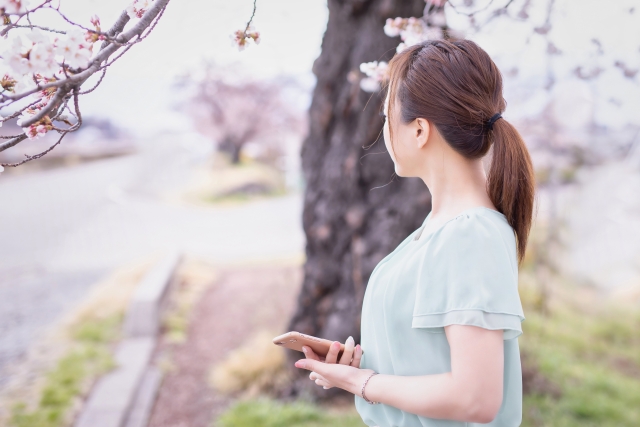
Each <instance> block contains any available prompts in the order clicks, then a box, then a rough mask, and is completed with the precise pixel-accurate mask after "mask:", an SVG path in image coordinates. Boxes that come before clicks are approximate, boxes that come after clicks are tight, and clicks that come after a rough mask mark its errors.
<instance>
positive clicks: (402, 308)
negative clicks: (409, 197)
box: [355, 206, 525, 427]
mask: <svg viewBox="0 0 640 427" xmlns="http://www.w3.org/2000/svg"><path fill="white" fill-rule="evenodd" d="M430 216H431V214H429V215H427V217H426V218H425V220H424V222H423V225H422V227H420V228H419V229H417V230H415V231H414V232H413V233H411V235H409V237H407V238H406V239H405V240H404V241H403V242H402V243H400V245H398V247H397V248H396V249H395V250H394V251H393V252H391V253H390V254H389V255H387V256H386V257H385V258H384V259H382V261H380V262H379V263H378V265H377V266H376V268H375V269H374V270H373V272H372V274H371V277H370V279H369V283H368V285H367V288H366V291H365V295H364V301H363V306H362V316H361V333H362V337H361V340H360V344H361V346H362V349H363V350H364V353H363V355H362V359H361V361H360V367H361V368H364V369H373V370H374V371H376V372H379V373H381V374H388V375H432V374H440V373H444V372H450V371H451V355H450V348H449V343H448V341H447V337H446V334H445V332H444V326H446V325H451V324H461V325H475V326H479V327H482V328H487V329H502V330H503V331H504V335H503V337H504V340H505V341H504V392H503V401H502V406H501V407H500V411H499V413H498V415H497V416H496V418H495V419H494V420H493V421H492V422H491V423H489V424H475V423H466V422H461V421H454V420H444V419H436V418H427V417H423V416H418V415H416V414H412V413H409V412H405V411H401V410H399V409H397V408H395V407H393V406H389V405H385V404H383V403H380V404H377V405H371V404H369V403H367V402H365V400H364V399H363V398H362V397H360V396H358V395H355V406H356V409H357V411H358V413H359V414H360V416H361V417H362V420H363V421H364V423H365V424H367V425H368V426H379V427H444V426H447V427H463V426H464V427H472V426H493V427H497V426H499V427H516V426H519V425H520V423H521V421H522V368H521V366H520V349H519V347H518V339H517V338H518V337H519V336H520V335H521V334H522V328H521V322H522V321H524V320H525V317H524V314H523V311H522V305H521V302H520V295H519V294H518V263H517V257H516V239H515V233H514V231H513V228H512V227H511V226H510V225H509V223H508V222H507V219H506V217H505V216H504V215H503V214H502V213H500V212H498V211H496V210H493V209H489V208H486V207H483V206H477V207H473V208H470V209H466V210H464V211H463V212H461V213H460V214H459V215H457V216H456V217H454V218H452V219H450V220H449V221H447V222H446V223H444V224H443V225H441V226H440V227H439V228H437V229H435V230H432V231H431V232H427V234H423V235H422V236H420V232H421V231H422V230H423V228H424V226H425V225H426V224H427V221H428V220H429V217H430ZM416 237H419V240H416Z"/></svg>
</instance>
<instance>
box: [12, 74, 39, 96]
mask: <svg viewBox="0 0 640 427" xmlns="http://www.w3.org/2000/svg"><path fill="white" fill-rule="evenodd" d="M35 87H36V83H35V82H34V81H33V76H32V75H31V74H24V75H22V77H21V78H19V79H18V81H17V83H16V85H15V86H14V89H13V90H14V91H15V93H24V92H27V91H30V90H31V89H35Z"/></svg>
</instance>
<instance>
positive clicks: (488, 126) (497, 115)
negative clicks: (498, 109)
mask: <svg viewBox="0 0 640 427" xmlns="http://www.w3.org/2000/svg"><path fill="white" fill-rule="evenodd" d="M500 117H502V114H500V113H496V114H494V115H493V116H491V118H490V119H489V120H488V121H487V129H489V130H492V129H493V124H494V123H495V122H496V120H498V119H499V118H500Z"/></svg>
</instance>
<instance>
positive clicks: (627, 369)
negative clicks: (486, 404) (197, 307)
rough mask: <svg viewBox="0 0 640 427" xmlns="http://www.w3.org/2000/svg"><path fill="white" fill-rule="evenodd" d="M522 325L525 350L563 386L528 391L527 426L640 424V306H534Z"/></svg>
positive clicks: (541, 368) (522, 345)
mask: <svg viewBox="0 0 640 427" xmlns="http://www.w3.org/2000/svg"><path fill="white" fill-rule="evenodd" d="M522 326H523V335H522V337H521V338H520V349H521V351H526V352H527V353H528V354H529V355H531V356H532V357H533V359H534V360H535V364H536V365H537V366H538V369H539V370H540V372H541V373H542V374H543V375H544V376H545V377H546V378H547V379H548V380H549V381H551V382H552V383H554V384H555V385H556V386H558V387H559V389H560V390H561V396H560V397H559V398H557V399H554V398H552V397H551V396H550V395H548V394H544V393H539V394H533V395H525V396H524V402H523V423H522V426H524V427H529V426H532V427H533V426H553V427H573V426H575V427H578V426H579V427H588V426H594V427H596V426H598V427H608V426H611V427H613V426H616V427H626V426H629V427H631V426H639V425H640V310H637V311H624V312H622V311H621V312H615V311H613V309H607V310H604V311H603V310H600V311H596V310H593V311H590V310H589V309H588V308H586V307H571V306H570V305H568V304H566V305H561V306H559V307H555V308H553V309H552V310H551V312H550V314H549V315H548V316H543V315H542V314H541V313H539V312H537V311H535V310H531V309H529V310H527V311H526V320H525V321H524V322H523V324H522Z"/></svg>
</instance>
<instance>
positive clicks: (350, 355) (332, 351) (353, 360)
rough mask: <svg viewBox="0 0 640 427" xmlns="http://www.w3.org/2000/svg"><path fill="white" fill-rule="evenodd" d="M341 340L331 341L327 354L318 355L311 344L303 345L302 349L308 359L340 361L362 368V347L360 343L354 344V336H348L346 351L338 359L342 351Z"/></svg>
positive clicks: (326, 361) (327, 361)
mask: <svg viewBox="0 0 640 427" xmlns="http://www.w3.org/2000/svg"><path fill="white" fill-rule="evenodd" d="M340 347H341V346H340V341H334V342H333V343H331V347H330V348H329V352H328V353H327V355H326V356H319V355H317V354H316V353H315V352H314V351H313V350H312V349H311V347H309V346H306V345H305V346H303V347H302V351H303V352H304V354H305V356H306V358H307V359H313V360H318V361H320V362H324V363H339V364H341V365H349V366H353V367H354V368H360V359H361V358H362V348H361V347H360V344H358V345H355V346H354V340H353V337H349V338H347V340H346V341H345V343H344V351H343V352H342V356H341V357H340V360H339V361H338V353H339V352H340Z"/></svg>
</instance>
